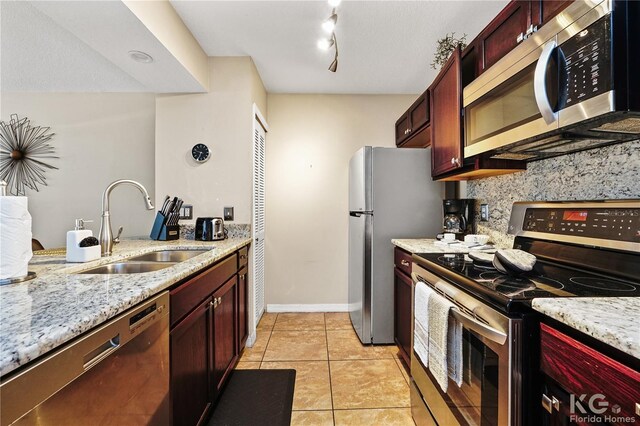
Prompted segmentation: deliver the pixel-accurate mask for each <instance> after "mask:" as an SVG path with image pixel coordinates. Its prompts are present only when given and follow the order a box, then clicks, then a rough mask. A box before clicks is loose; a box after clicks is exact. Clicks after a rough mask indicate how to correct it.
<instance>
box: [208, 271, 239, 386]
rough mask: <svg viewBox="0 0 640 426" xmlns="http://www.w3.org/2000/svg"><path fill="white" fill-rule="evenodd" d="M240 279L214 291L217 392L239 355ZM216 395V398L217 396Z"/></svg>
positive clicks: (213, 336)
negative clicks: (237, 338)
mask: <svg viewBox="0 0 640 426" xmlns="http://www.w3.org/2000/svg"><path fill="white" fill-rule="evenodd" d="M237 284H238V280H237V278H236V277H235V276H234V277H233V278H231V279H230V280H229V281H227V282H226V283H225V284H224V285H223V286H222V287H220V288H219V289H218V290H216V291H215V292H214V293H213V315H212V317H213V328H212V345H213V358H212V360H211V362H212V366H211V376H212V379H211V383H212V386H213V389H214V392H216V395H215V397H217V394H218V393H219V391H220V388H221V387H222V384H223V383H224V381H225V379H226V377H227V375H228V374H229V373H230V372H231V370H232V369H233V367H234V365H235V362H236V360H237V357H238V350H237V349H238V344H237V342H236V337H237V330H238V325H237V323H236V318H237V304H238V285H237ZM215 397H214V398H215Z"/></svg>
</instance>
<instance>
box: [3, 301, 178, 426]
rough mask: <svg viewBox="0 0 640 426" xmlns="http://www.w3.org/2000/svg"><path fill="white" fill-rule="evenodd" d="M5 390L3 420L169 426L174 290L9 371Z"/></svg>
mask: <svg viewBox="0 0 640 426" xmlns="http://www.w3.org/2000/svg"><path fill="white" fill-rule="evenodd" d="M0 396H1V398H0V408H1V411H0V419H1V421H0V423H1V424H2V426H4V425H9V424H16V425H55V426H57V425H65V426H68V425H83V426H85V425H119V426H120V425H169V424H170V423H171V421H170V419H171V416H170V404H169V293H168V292H164V293H162V294H160V295H158V296H155V297H153V298H152V299H150V300H148V301H146V302H143V303H141V304H139V305H138V306H136V307H135V308H132V309H130V310H129V311H127V312H125V313H123V314H120V315H119V316H117V317H116V318H114V319H112V320H110V321H109V322H107V323H106V324H103V325H101V326H99V327H98V328H97V329H95V330H92V331H90V332H89V333H88V334H86V335H83V336H80V337H79V338H78V339H77V340H75V341H72V342H71V343H70V344H68V345H66V346H64V347H62V348H61V349H59V350H58V351H56V352H54V353H53V354H51V355H48V356H47V357H46V358H44V359H43V360H41V361H39V362H36V363H35V364H34V365H32V366H30V367H28V368H26V369H25V370H24V371H21V372H19V373H18V374H16V375H14V376H10V378H9V379H7V380H6V381H3V382H2V384H1V385H0Z"/></svg>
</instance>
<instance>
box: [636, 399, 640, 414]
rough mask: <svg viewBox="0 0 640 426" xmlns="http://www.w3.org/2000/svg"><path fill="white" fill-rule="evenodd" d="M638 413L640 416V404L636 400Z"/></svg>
mask: <svg viewBox="0 0 640 426" xmlns="http://www.w3.org/2000/svg"><path fill="white" fill-rule="evenodd" d="M636 414H637V415H638V416H640V404H639V403H637V402H636Z"/></svg>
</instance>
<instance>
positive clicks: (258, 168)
mask: <svg viewBox="0 0 640 426" xmlns="http://www.w3.org/2000/svg"><path fill="white" fill-rule="evenodd" d="M265 135H266V133H265V130H264V128H263V127H262V125H261V124H260V122H259V121H258V120H257V119H256V120H255V123H254V133H253V226H252V227H251V229H252V234H253V250H252V251H253V259H252V261H253V287H254V291H255V293H254V299H253V300H254V319H255V323H254V324H256V325H257V324H258V321H259V320H260V317H261V316H262V313H263V312H264V308H265V304H264V233H265V226H264V222H265V219H264V210H265V204H264V203H265V191H264V186H265V181H264V172H265V170H264V169H265V164H264V162H265V161H264V160H265V159H264V155H265Z"/></svg>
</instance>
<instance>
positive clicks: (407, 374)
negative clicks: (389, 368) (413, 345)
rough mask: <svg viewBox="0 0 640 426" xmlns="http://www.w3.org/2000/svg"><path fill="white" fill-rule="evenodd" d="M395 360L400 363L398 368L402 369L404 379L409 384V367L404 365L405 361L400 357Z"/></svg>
mask: <svg viewBox="0 0 640 426" xmlns="http://www.w3.org/2000/svg"><path fill="white" fill-rule="evenodd" d="M395 361H396V364H398V368H399V369H400V372H401V373H402V377H404V381H405V382H407V384H409V373H408V372H407V369H406V368H405V367H404V363H403V362H402V360H401V359H399V358H395Z"/></svg>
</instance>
